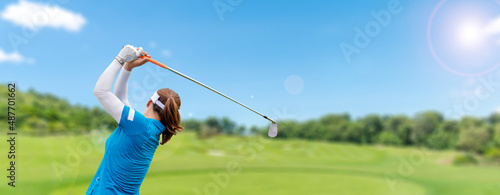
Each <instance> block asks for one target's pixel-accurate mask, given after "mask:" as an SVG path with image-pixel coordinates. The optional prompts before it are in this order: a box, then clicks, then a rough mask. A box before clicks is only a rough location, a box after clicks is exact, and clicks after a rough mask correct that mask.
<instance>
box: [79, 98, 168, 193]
mask: <svg viewBox="0 0 500 195" xmlns="http://www.w3.org/2000/svg"><path fill="white" fill-rule="evenodd" d="M164 129H165V127H164V126H163V124H161V122H160V121H158V120H155V119H149V118H146V117H144V115H142V114H141V113H139V112H137V111H135V110H134V109H130V108H129V107H128V106H124V107H123V111H122V116H121V118H120V123H119V124H118V127H117V128H116V129H115V131H113V133H112V134H111V135H110V136H109V137H108V139H107V140H106V145H105V149H104V157H103V159H102V161H101V164H100V165H99V168H98V169H97V172H96V174H95V176H94V178H93V179H92V182H91V183H90V186H89V188H88V189H87V192H86V194H88V195H90V194H92V195H96V194H105V195H111V194H139V188H140V187H141V184H142V181H143V180H144V177H145V176H146V173H147V172H148V169H149V165H150V164H151V160H152V159H153V155H154V153H155V151H156V148H157V147H158V145H159V141H160V134H161V133H162V132H163V130H164Z"/></svg>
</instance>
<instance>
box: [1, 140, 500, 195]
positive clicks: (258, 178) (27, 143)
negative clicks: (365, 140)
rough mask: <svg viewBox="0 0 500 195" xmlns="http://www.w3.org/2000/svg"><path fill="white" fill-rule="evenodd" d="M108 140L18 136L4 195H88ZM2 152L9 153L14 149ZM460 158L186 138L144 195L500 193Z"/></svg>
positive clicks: (488, 170) (491, 171)
mask: <svg viewBox="0 0 500 195" xmlns="http://www.w3.org/2000/svg"><path fill="white" fill-rule="evenodd" d="M106 137H107V135H106V134H100V133H96V134H93V136H79V137H70V136H60V137H27V136H22V135H20V136H18V138H17V139H18V141H17V164H18V167H17V169H18V170H17V171H18V172H17V183H16V186H17V187H16V188H12V187H9V186H7V185H6V184H7V180H6V179H4V184H2V185H1V186H0V194H54V195H59V194H83V193H84V192H85V191H86V189H87V187H88V185H89V183H90V180H91V179H92V177H93V175H94V173H95V171H96V170H97V167H98V166H99V163H100V161H101V159H102V156H103V150H104V139H105V138H106ZM0 147H1V148H3V151H5V153H6V151H7V148H8V146H7V142H5V141H2V142H0ZM454 155H456V153H455V152H451V151H445V152H434V151H421V150H419V149H417V148H392V147H382V146H357V145H350V144H329V143H321V142H307V141H298V140H275V139H274V140H273V139H258V138H237V137H216V138H213V139H208V140H198V139H196V138H195V136H194V135H193V134H189V133H183V134H181V135H178V136H175V137H174V138H173V140H172V141H171V142H170V143H168V144H167V145H165V146H160V147H159V148H158V150H157V152H156V154H155V158H154V160H153V162H152V164H151V167H150V169H149V172H148V175H147V176H146V179H145V180H144V183H143V185H142V187H141V194H226V195H234V194H238V195H244V194H273V195H280V194H283V195H293V194H301V195H302V194H357V195H358V194H359V195H362V194H370V195H377V194H380V195H391V194H405V195H421V194H436V195H443V194H452V195H460V194H474V195H481V194H498V192H499V191H500V170H499V168H498V167H487V166H476V167H474V166H468V167H459V166H454V165H451V164H450V162H451V161H450V160H451V158H452V157H453V156H454ZM5 160H6V158H5V157H4V158H3V160H2V161H1V162H2V164H3V165H2V167H7V161H5ZM54 166H55V167H59V168H62V169H60V170H59V171H55V169H54ZM228 167H229V168H228ZM4 170H5V169H4ZM3 173H4V175H6V174H7V171H4V172H3ZM213 175H216V176H215V177H214V176H213ZM2 177H3V178H5V176H2ZM206 190H208V191H206ZM195 191H198V192H200V193H196V192H195ZM205 191H206V192H208V193H206V192H205Z"/></svg>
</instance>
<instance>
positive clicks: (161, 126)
mask: <svg viewBox="0 0 500 195" xmlns="http://www.w3.org/2000/svg"><path fill="white" fill-rule="evenodd" d="M149 121H151V123H153V124H154V125H155V126H156V129H157V130H158V134H160V133H162V132H163V130H165V126H163V124H161V122H160V121H159V120H156V119H152V118H150V119H149Z"/></svg>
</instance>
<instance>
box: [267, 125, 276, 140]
mask: <svg viewBox="0 0 500 195" xmlns="http://www.w3.org/2000/svg"><path fill="white" fill-rule="evenodd" d="M267 135H268V136H269V137H276V136H277V135H278V124H276V123H272V124H271V127H269V132H268V133H267Z"/></svg>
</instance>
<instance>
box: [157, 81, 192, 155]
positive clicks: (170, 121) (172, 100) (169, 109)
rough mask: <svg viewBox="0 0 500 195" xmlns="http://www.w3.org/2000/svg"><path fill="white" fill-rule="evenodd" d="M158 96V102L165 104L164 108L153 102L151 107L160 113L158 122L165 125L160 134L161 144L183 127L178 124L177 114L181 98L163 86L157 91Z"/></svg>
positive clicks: (179, 119)
mask: <svg viewBox="0 0 500 195" xmlns="http://www.w3.org/2000/svg"><path fill="white" fill-rule="evenodd" d="M157 93H158V95H159V96H160V99H159V100H160V102H162V103H163V104H164V105H165V109H163V110H162V109H161V108H160V106H158V105H156V104H153V109H154V110H155V111H156V112H158V115H160V118H161V120H160V122H161V123H162V124H163V126H165V130H163V132H162V134H161V142H160V144H161V145H163V144H165V143H167V142H168V141H169V140H170V139H171V138H172V136H173V135H176V134H177V132H181V131H182V129H184V127H181V126H180V123H181V115H180V114H179V108H180V107H181V98H180V97H179V95H178V94H177V93H175V92H174V91H173V90H171V89H168V88H163V89H160V90H158V91H157Z"/></svg>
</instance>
